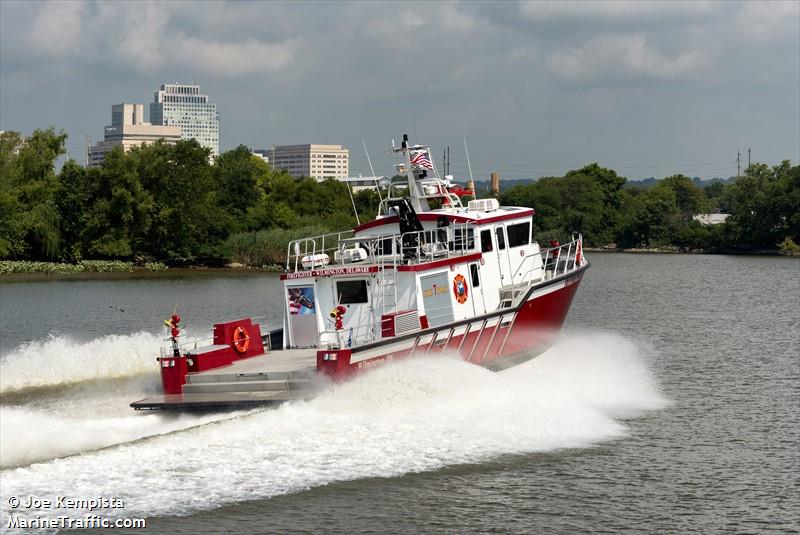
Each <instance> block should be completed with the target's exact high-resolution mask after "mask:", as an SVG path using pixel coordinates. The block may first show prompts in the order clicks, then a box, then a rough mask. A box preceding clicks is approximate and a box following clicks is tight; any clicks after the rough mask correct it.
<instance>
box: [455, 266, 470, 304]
mask: <svg viewBox="0 0 800 535" xmlns="http://www.w3.org/2000/svg"><path fill="white" fill-rule="evenodd" d="M453 293H454V294H455V296H456V301H458V302H459V303H461V304H464V303H465V302H466V301H467V296H468V295H469V292H468V288H467V279H465V278H464V275H461V274H460V273H459V274H458V275H456V276H455V278H454V279H453Z"/></svg>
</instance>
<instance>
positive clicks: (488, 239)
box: [481, 230, 493, 253]
mask: <svg viewBox="0 0 800 535" xmlns="http://www.w3.org/2000/svg"><path fill="white" fill-rule="evenodd" d="M491 250H493V248H492V231H491V230H482V231H481V252H483V253H486V252H489V251H491Z"/></svg>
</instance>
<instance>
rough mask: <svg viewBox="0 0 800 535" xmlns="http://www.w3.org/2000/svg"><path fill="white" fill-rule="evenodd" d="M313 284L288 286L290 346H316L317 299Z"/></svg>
mask: <svg viewBox="0 0 800 535" xmlns="http://www.w3.org/2000/svg"><path fill="white" fill-rule="evenodd" d="M314 290H315V287H314V285H313V284H304V285H301V286H287V287H286V308H287V312H288V314H287V315H286V317H287V318H289V321H288V327H289V336H288V345H287V346H288V347H316V345H317V309H318V307H317V300H316V296H315V291H314Z"/></svg>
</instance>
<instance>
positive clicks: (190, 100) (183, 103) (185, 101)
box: [150, 82, 219, 156]
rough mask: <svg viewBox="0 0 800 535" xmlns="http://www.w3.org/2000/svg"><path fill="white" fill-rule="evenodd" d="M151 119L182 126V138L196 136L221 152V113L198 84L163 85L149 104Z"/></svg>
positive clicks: (214, 149) (156, 121)
mask: <svg viewBox="0 0 800 535" xmlns="http://www.w3.org/2000/svg"><path fill="white" fill-rule="evenodd" d="M150 122H152V123H153V124H158V125H164V126H179V127H180V128H181V136H182V138H183V139H196V140H197V142H198V143H200V145H201V146H203V147H207V148H209V149H211V155H212V156H217V155H219V114H218V113H217V105H216V104H214V103H212V102H209V100H208V95H204V94H202V93H200V86H199V85H196V84H181V83H177V82H176V83H173V84H161V87H160V88H159V89H158V91H156V92H155V97H154V101H153V102H151V103H150Z"/></svg>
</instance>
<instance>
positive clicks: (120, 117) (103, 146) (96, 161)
mask: <svg viewBox="0 0 800 535" xmlns="http://www.w3.org/2000/svg"><path fill="white" fill-rule="evenodd" d="M180 139H181V129H180V128H179V127H177V126H158V125H152V124H150V123H146V122H144V104H124V103H123V104H114V105H113V106H111V124H110V125H109V126H106V127H105V131H104V136H103V141H100V142H98V143H97V144H95V145H92V146H91V147H90V148H89V149H88V151H89V152H88V154H87V164H88V166H89V167H98V166H100V165H102V164H103V162H104V161H105V158H106V154H108V153H109V152H111V151H112V150H113V149H114V147H118V146H121V147H122V150H124V151H125V152H128V151H129V150H130V149H131V148H133V147H137V146H139V145H142V144H144V143H155V142H156V141H159V140H161V141H164V142H165V143H176V142H177V141H180Z"/></svg>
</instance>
